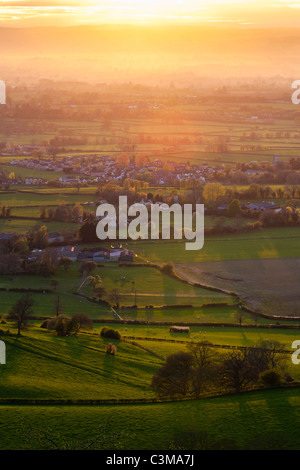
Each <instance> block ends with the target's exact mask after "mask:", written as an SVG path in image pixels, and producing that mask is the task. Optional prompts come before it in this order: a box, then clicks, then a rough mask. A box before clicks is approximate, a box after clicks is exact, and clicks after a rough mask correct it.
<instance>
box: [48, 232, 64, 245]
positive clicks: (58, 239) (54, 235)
mask: <svg viewBox="0 0 300 470" xmlns="http://www.w3.org/2000/svg"><path fill="white" fill-rule="evenodd" d="M63 241H64V237H63V236H62V235H61V234H60V233H59V232H51V233H49V234H48V243H49V244H51V243H62V242H63Z"/></svg>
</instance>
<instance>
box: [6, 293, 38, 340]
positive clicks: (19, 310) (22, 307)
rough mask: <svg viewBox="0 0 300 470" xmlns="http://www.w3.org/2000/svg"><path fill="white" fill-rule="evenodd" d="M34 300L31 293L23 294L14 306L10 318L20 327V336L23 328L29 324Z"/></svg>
mask: <svg viewBox="0 0 300 470" xmlns="http://www.w3.org/2000/svg"><path fill="white" fill-rule="evenodd" d="M33 305H34V300H33V299H32V297H31V296H30V295H29V294H26V295H23V296H22V297H21V298H20V299H19V300H18V301H17V302H16V303H15V305H14V306H13V307H12V309H11V311H10V313H9V316H8V318H9V319H11V320H14V326H15V327H16V328H17V329H18V336H20V335H21V330H25V329H26V327H27V325H28V320H29V318H28V317H29V316H30V314H32V313H33V311H32V306H33Z"/></svg>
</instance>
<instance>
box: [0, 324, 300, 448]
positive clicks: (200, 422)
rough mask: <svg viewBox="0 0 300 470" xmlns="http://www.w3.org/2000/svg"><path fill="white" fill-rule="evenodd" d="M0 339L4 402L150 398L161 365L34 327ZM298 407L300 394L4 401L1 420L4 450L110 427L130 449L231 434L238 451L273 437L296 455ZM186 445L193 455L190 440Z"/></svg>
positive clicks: (132, 351)
mask: <svg viewBox="0 0 300 470" xmlns="http://www.w3.org/2000/svg"><path fill="white" fill-rule="evenodd" d="M220 333H221V332H220ZM220 333H219V336H220ZM216 334H218V333H216ZM245 334H246V335H247V334H248V332H246V333H245ZM232 335H234V332H232ZM241 337H242V335H241ZM0 338H1V339H4V340H5V342H6V345H7V365H6V366H2V367H1V371H0V373H1V383H2V386H1V390H0V397H1V398H2V399H4V398H17V399H18V398H19V399H26V398H27V399H29V398H31V399H35V400H39V399H48V400H49V399H50V400H51V399H54V400H59V399H68V398H71V399H72V400H76V399H82V398H84V399H86V400H88V399H94V400H105V399H114V398H116V399H120V398H123V399H124V398H129V399H134V398H145V399H151V398H152V397H153V395H152V392H151V390H150V389H149V383H150V380H151V377H152V375H153V373H154V372H155V370H156V369H157V368H158V367H159V366H160V365H161V364H162V360H161V359H159V358H158V357H157V356H155V355H154V354H152V353H150V352H147V351H144V350H143V349H141V348H139V347H138V346H133V345H131V344H128V343H120V342H117V343H116V344H117V348H118V349H117V355H116V356H107V355H106V354H105V352H104V346H105V341H103V340H101V339H100V337H99V336H98V335H97V336H91V335H88V336H85V335H83V334H81V335H80V336H79V337H76V338H58V337H56V336H54V335H53V333H51V332H46V331H43V330H35V329H32V330H31V331H29V332H27V333H25V334H24V335H23V336H22V337H20V338H15V337H14V336H7V335H3V334H1V336H0ZM280 338H281V339H282V337H281V336H280ZM146 343H148V344H147V347H149V348H151V349H153V350H155V348H156V349H157V352H158V353H160V354H161V353H163V352H165V353H166V352H167V353H170V352H172V351H174V350H175V349H171V347H170V345H169V344H167V343H164V344H163V346H162V345H161V343H157V346H156V343H153V342H149V341H148V342H144V343H143V344H144V345H145V344H146ZM165 344H166V348H165V349H164V350H163V347H164V345H165ZM178 347H181V346H180V345H179V346H178V345H176V350H178ZM158 348H160V349H158ZM294 369H295V370H294V371H293V372H294V373H297V370H296V369H297V367H296V366H294ZM294 375H295V374H294ZM299 409H300V398H299V390H298V388H290V389H275V390H264V391H257V392H247V393H242V394H239V395H229V396H223V397H214V398H206V399H201V400H197V401H186V402H173V403H172V402H170V403H157V404H143V405H139V404H130V405H124V404H123V405H118V404H114V405H105V404H102V405H85V406H79V405H76V404H74V405H71V406H70V405H69V406H64V405H63V404H61V405H59V404H57V405H51V404H50V403H49V404H48V405H47V406H43V405H41V404H36V405H26V406H25V405H17V404H11V405H5V404H3V403H2V404H0V420H1V424H2V426H3V427H4V429H5V432H4V433H3V437H2V439H1V445H0V448H1V449H6V450H7V449H9V450H12V449H20V448H23V446H24V448H28V449H38V448H40V447H39V445H40V444H39V443H38V442H37V441H35V440H34V438H33V439H29V431H30V429H35V431H38V430H39V429H40V430H42V431H45V429H47V430H48V431H47V432H48V433H49V435H50V436H52V437H53V438H55V439H56V438H57V434H58V433H59V434H62V435H63V436H64V439H66V440H67V441H68V442H69V441H81V440H85V439H87V438H88V437H92V436H93V434H94V433H96V432H97V428H98V427H99V426H101V425H105V424H108V423H109V428H108V429H109V430H112V429H113V431H114V432H115V433H119V432H123V433H124V435H123V437H122V436H121V437H120V438H119V440H118V442H119V445H122V446H124V447H125V448H126V449H135V450H139V449H168V448H169V445H170V441H171V440H173V439H174V438H176V437H178V434H179V435H181V438H182V437H183V436H184V433H188V432H199V433H201V432H202V433H208V435H209V437H210V439H212V441H217V440H221V439H224V436H226V437H227V438H228V439H231V440H233V441H235V446H238V447H245V446H247V445H248V446H250V447H251V448H256V446H262V447H263V448H268V446H270V445H271V444H270V442H269V441H268V439H267V437H269V436H270V435H273V437H275V436H278V438H280V445H281V446H288V447H289V448H293V449H296V448H298V447H299V436H298V434H297V433H295V429H296V428H297V426H298V425H299V424H300V423H299V419H300V418H299ZM157 422H159V426H157ZM262 437H263V439H262ZM283 437H284V439H283ZM286 441H287V442H286ZM185 442H186V445H187V449H191V448H190V447H189V441H188V440H187V437H186V438H185ZM228 445H229V443H228V442H227V446H228ZM231 445H232V444H231ZM277 445H278V444H277Z"/></svg>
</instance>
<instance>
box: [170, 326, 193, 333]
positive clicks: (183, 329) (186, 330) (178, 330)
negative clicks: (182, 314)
mask: <svg viewBox="0 0 300 470" xmlns="http://www.w3.org/2000/svg"><path fill="white" fill-rule="evenodd" d="M189 332H190V327H189V326H171V328H170V333H189Z"/></svg>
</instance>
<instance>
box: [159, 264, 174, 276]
mask: <svg viewBox="0 0 300 470" xmlns="http://www.w3.org/2000/svg"><path fill="white" fill-rule="evenodd" d="M160 270H161V272H162V273H164V274H168V275H169V276H174V274H175V268H174V264H173V263H172V262H171V261H169V262H168V263H164V264H163V265H162V266H161V268H160Z"/></svg>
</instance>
